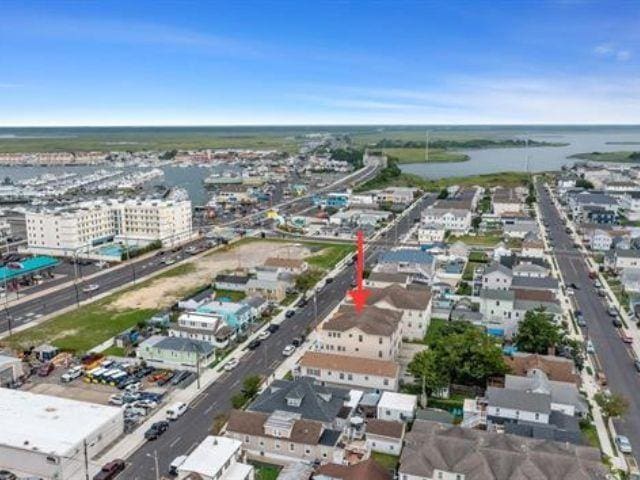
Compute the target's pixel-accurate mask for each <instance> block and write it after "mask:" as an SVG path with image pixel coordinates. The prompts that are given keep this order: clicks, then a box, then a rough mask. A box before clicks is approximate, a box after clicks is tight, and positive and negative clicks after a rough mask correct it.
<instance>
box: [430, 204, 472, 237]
mask: <svg viewBox="0 0 640 480" xmlns="http://www.w3.org/2000/svg"><path fill="white" fill-rule="evenodd" d="M472 217H473V216H472V214H471V211H470V210H467V209H458V208H439V207H438V206H436V205H432V206H430V207H428V208H427V209H425V210H424V211H423V212H422V224H423V225H433V226H434V227H437V228H441V229H444V230H445V231H447V230H448V231H450V232H455V233H458V234H465V233H468V232H469V230H471V220H472Z"/></svg>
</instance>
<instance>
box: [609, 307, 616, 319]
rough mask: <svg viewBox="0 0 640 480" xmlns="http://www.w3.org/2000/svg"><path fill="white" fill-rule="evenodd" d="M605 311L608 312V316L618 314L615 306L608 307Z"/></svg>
mask: <svg viewBox="0 0 640 480" xmlns="http://www.w3.org/2000/svg"><path fill="white" fill-rule="evenodd" d="M607 313H608V314H609V316H611V317H617V316H618V310H617V309H616V308H615V307H609V308H608V309H607Z"/></svg>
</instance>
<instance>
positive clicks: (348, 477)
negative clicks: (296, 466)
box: [296, 458, 393, 480]
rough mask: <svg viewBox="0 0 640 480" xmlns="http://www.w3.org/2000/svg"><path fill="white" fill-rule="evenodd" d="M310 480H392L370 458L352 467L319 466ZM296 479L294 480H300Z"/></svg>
mask: <svg viewBox="0 0 640 480" xmlns="http://www.w3.org/2000/svg"><path fill="white" fill-rule="evenodd" d="M311 478H312V480H392V479H393V476H392V475H391V473H390V472H389V471H388V470H387V469H386V468H384V467H382V466H381V465H380V464H379V463H378V462H376V461H375V460H374V459H372V458H368V459H367V460H364V461H362V462H359V463H355V464H353V465H340V464H336V463H327V464H325V465H321V466H319V467H318V468H317V469H316V471H315V473H314V474H313V475H312V476H311ZM301 479H302V477H298V478H297V479H296V480H301Z"/></svg>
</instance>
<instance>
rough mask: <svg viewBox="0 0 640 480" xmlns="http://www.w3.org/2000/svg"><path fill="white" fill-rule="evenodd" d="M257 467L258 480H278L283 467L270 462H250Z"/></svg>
mask: <svg viewBox="0 0 640 480" xmlns="http://www.w3.org/2000/svg"><path fill="white" fill-rule="evenodd" d="M249 463H251V464H252V465H253V467H254V468H255V469H256V480H276V478H278V475H279V474H280V470H281V469H282V468H281V467H279V466H277V465H270V464H268V463H257V462H249Z"/></svg>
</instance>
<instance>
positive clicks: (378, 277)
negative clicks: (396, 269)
mask: <svg viewBox="0 0 640 480" xmlns="http://www.w3.org/2000/svg"><path fill="white" fill-rule="evenodd" d="M415 276H417V275H412V274H410V273H392V272H380V271H375V270H374V271H373V272H371V273H370V274H369V277H367V278H366V279H365V280H364V284H365V286H367V287H372V288H385V287H388V286H390V285H393V284H398V285H405V286H406V285H408V284H410V283H411V282H412V281H413V279H414V277H415Z"/></svg>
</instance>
